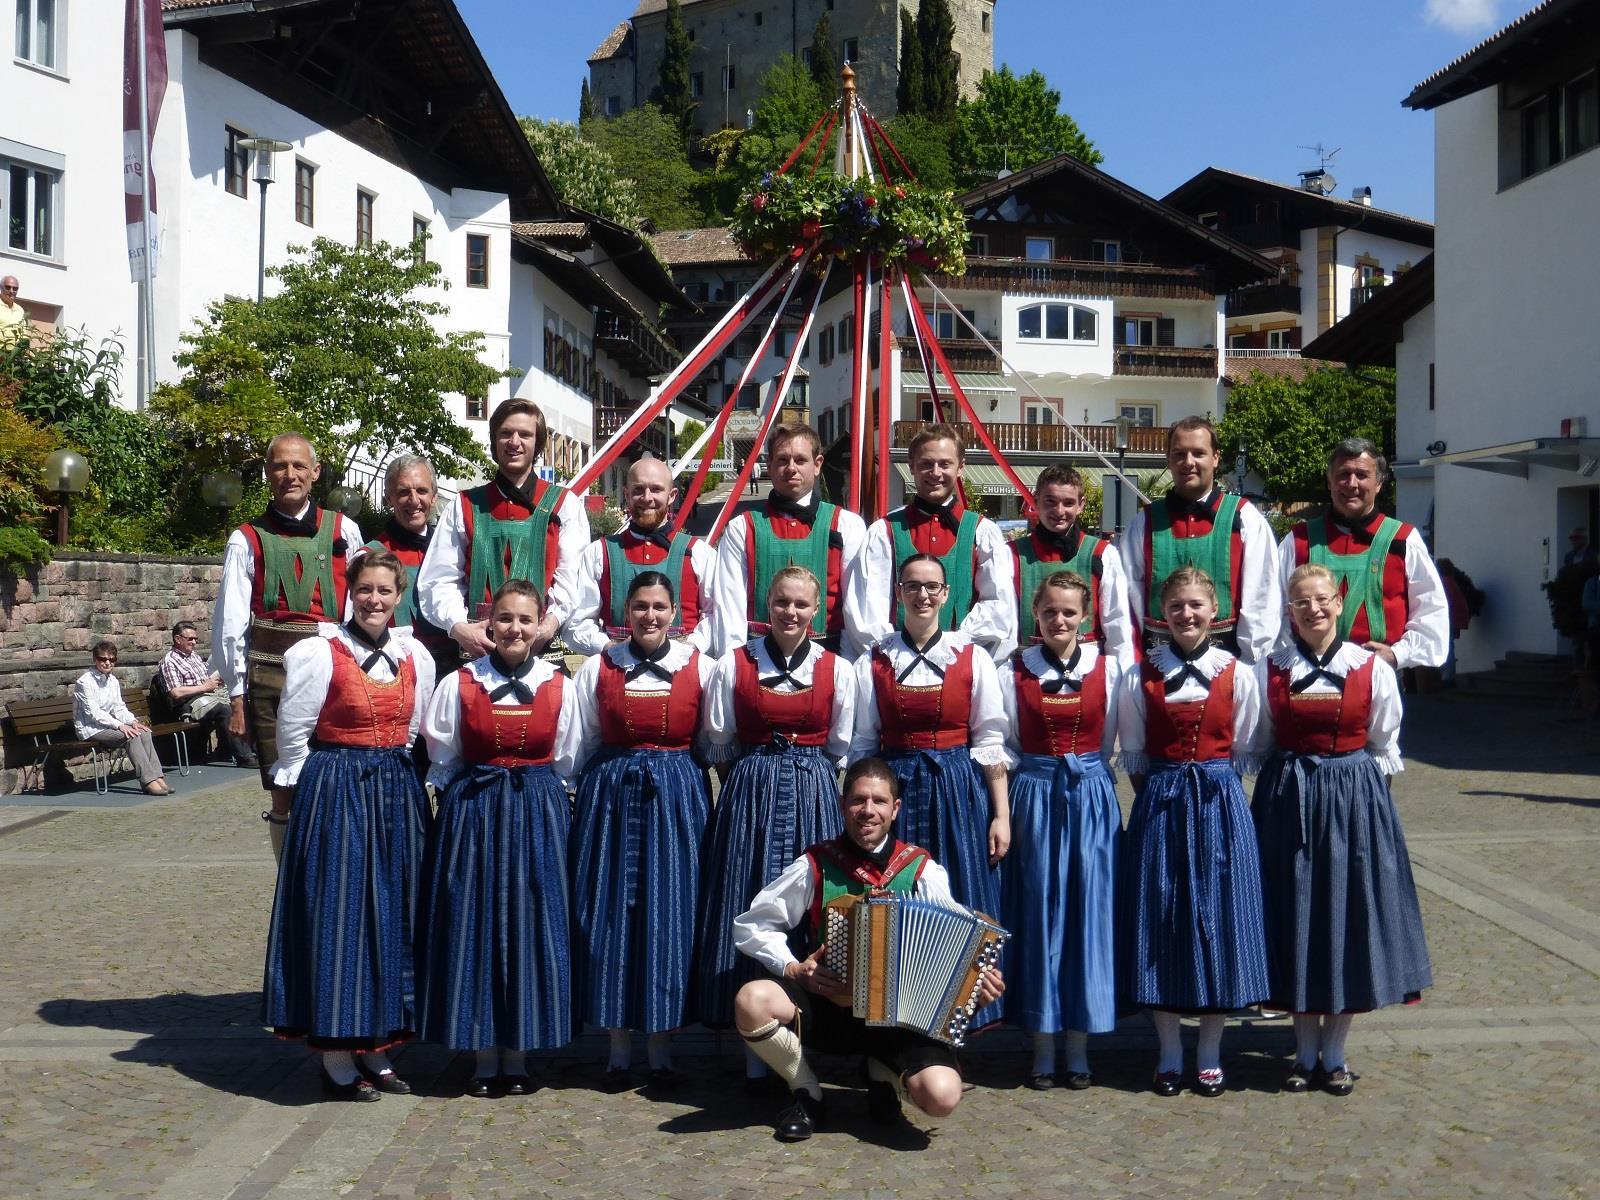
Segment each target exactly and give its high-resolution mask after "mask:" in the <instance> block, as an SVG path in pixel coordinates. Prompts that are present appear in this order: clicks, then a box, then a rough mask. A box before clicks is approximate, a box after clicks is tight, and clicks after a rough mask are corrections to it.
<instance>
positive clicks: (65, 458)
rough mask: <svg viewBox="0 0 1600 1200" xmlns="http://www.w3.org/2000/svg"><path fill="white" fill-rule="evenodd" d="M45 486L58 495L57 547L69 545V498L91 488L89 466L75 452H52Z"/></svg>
mask: <svg viewBox="0 0 1600 1200" xmlns="http://www.w3.org/2000/svg"><path fill="white" fill-rule="evenodd" d="M44 478H45V484H46V485H47V486H48V487H49V488H50V490H51V491H52V492H54V493H56V495H57V497H59V500H60V503H59V504H58V505H57V507H56V545H57V546H65V545H66V544H67V524H68V509H69V508H70V501H69V497H71V496H73V495H76V494H77V493H78V492H81V491H83V489H84V488H86V487H88V486H89V464H88V462H87V461H86V460H85V459H84V457H83V455H81V454H79V453H77V452H76V451H73V450H52V451H51V452H50V455H49V457H47V458H46V459H45V460H44Z"/></svg>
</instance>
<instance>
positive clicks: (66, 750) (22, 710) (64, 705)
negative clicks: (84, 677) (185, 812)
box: [6, 688, 200, 796]
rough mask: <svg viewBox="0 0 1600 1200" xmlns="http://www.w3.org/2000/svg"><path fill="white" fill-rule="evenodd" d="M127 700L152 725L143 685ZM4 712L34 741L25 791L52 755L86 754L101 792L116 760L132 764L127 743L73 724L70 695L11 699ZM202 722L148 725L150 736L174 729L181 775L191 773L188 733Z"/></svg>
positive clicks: (41, 776)
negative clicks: (104, 739) (95, 738)
mask: <svg viewBox="0 0 1600 1200" xmlns="http://www.w3.org/2000/svg"><path fill="white" fill-rule="evenodd" d="M124 700H125V702H126V704H127V705H128V711H129V712H131V713H132V714H133V715H134V717H135V719H137V720H139V721H141V722H143V723H144V724H146V725H150V700H149V697H148V695H147V694H146V693H145V690H144V689H143V688H134V689H132V691H131V692H130V693H129V694H128V695H127V696H126V697H124ZM6 716H7V717H9V718H10V720H11V728H12V729H13V730H15V731H16V733H17V735H18V736H19V737H26V738H28V739H30V740H31V742H32V743H33V761H32V762H30V763H25V764H23V784H22V790H23V791H27V790H29V781H28V777H27V772H28V770H29V768H32V770H33V771H34V772H35V773H36V776H35V780H36V782H42V781H43V779H44V773H45V771H46V770H47V769H48V767H49V765H50V760H51V759H52V758H67V757H70V756H71V755H75V754H87V755H88V756H89V761H90V763H91V764H92V765H93V767H94V790H95V791H96V792H98V793H99V794H100V795H102V796H103V795H105V794H106V793H107V792H108V791H110V790H111V774H112V772H113V771H115V770H116V769H117V765H118V763H119V762H120V763H123V764H126V765H131V763H130V761H129V759H128V751H127V748H126V747H125V746H108V745H105V744H103V743H101V742H92V741H89V740H88V739H87V738H80V737H79V736H78V731H77V729H76V728H74V727H73V724H72V697H71V695H68V696H66V697H64V698H62V699H59V700H13V701H12V702H11V703H10V704H9V705H7V706H6ZM199 728H200V722H198V721H168V722H165V723H163V724H160V725H150V735H151V737H152V738H158V737H167V736H168V735H172V738H173V742H174V743H175V745H176V746H177V755H178V774H180V775H187V774H188V773H189V748H188V745H187V744H186V742H185V738H184V735H185V734H187V733H188V732H189V731H190V730H191V729H199Z"/></svg>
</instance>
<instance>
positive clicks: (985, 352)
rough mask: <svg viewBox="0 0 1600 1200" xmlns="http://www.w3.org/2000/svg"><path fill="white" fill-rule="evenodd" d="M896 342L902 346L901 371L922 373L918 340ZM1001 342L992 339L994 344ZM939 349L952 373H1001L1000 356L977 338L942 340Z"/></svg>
mask: <svg viewBox="0 0 1600 1200" xmlns="http://www.w3.org/2000/svg"><path fill="white" fill-rule="evenodd" d="M895 340H896V341H897V342H898V343H899V344H900V369H901V370H902V371H915V372H918V373H920V372H921V370H922V359H921V357H920V356H919V355H918V354H917V339H916V338H909V337H899V336H897V337H896V338H895ZM999 340H1000V339H999V338H991V339H990V341H994V342H998V341H999ZM939 348H940V349H941V350H943V351H944V356H945V358H946V360H948V361H949V363H950V369H951V370H952V371H971V372H974V373H976V374H980V375H998V374H1000V373H1001V367H1000V356H999V355H998V354H996V353H995V352H994V351H992V350H990V349H989V348H988V347H987V346H985V345H984V344H983V343H982V342H980V341H979V340H978V339H977V338H940V339H939ZM930 357H931V355H930Z"/></svg>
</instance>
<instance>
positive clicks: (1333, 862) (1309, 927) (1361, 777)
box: [1251, 563, 1433, 1096]
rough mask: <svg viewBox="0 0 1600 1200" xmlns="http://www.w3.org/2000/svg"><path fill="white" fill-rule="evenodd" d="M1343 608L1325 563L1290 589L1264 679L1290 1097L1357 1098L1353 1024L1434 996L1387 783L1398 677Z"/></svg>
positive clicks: (1268, 848) (1270, 870)
mask: <svg viewBox="0 0 1600 1200" xmlns="http://www.w3.org/2000/svg"><path fill="white" fill-rule="evenodd" d="M1343 607H1344V601H1343V599H1342V598H1341V597H1340V595H1339V586H1338V583H1337V581H1336V580H1335V579H1334V577H1333V573H1332V572H1331V571H1329V570H1328V569H1327V568H1326V567H1324V566H1321V565H1319V564H1316V563H1307V564H1306V565H1304V566H1301V567H1298V568H1296V570H1295V572H1294V574H1292V575H1291V576H1290V577H1289V619H1290V621H1291V623H1292V628H1293V635H1294V636H1293V639H1292V641H1291V642H1290V643H1289V644H1287V645H1284V646H1281V647H1280V648H1279V649H1278V650H1277V651H1276V652H1275V653H1274V654H1273V655H1272V656H1271V657H1270V658H1268V659H1267V660H1265V661H1264V662H1263V663H1262V664H1261V665H1260V667H1258V672H1259V675H1260V679H1261V686H1262V691H1263V693H1264V694H1265V696H1266V705H1265V711H1264V712H1263V713H1262V720H1261V728H1260V731H1259V733H1258V735H1257V742H1256V744H1257V747H1258V749H1259V751H1260V754H1261V757H1262V759H1263V764H1264V765H1263V766H1262V768H1261V775H1260V778H1259V779H1257V781H1256V791H1255V803H1254V805H1253V806H1252V808H1251V814H1252V815H1253V816H1254V818H1255V824H1256V836H1257V838H1258V839H1259V841H1260V846H1261V883H1262V888H1263V891H1264V893H1265V897H1266V921H1267V951H1268V955H1267V957H1268V960H1269V963H1270V966H1271V974H1272V992H1271V997H1272V1002H1273V1003H1274V1004H1275V1005H1277V1006H1279V1007H1282V1008H1284V1009H1287V1010H1288V1011H1289V1012H1290V1013H1292V1014H1293V1017H1294V1035H1295V1062H1294V1065H1293V1066H1292V1067H1291V1068H1290V1070H1289V1075H1288V1077H1287V1078H1286V1080H1285V1081H1284V1085H1283V1086H1284V1090H1285V1091H1290V1092H1303V1091H1307V1090H1309V1089H1310V1088H1313V1087H1316V1088H1321V1089H1322V1090H1323V1091H1327V1092H1331V1093H1333V1094H1334V1095H1336V1096H1348V1095H1349V1094H1350V1093H1351V1091H1353V1090H1354V1089H1355V1076H1354V1075H1352V1074H1351V1073H1350V1069H1349V1067H1348V1065H1347V1064H1346V1062H1345V1053H1344V1045H1345V1037H1346V1035H1347V1034H1348V1033H1349V1031H1350V1023H1351V1021H1352V1020H1353V1019H1354V1017H1355V1014H1356V1013H1360V1012H1368V1011H1370V1010H1372V1009H1374V1008H1383V1007H1384V1006H1386V1005H1390V1004H1400V1003H1405V1002H1408V1001H1414V1000H1415V999H1417V998H1418V997H1419V996H1420V994H1421V992H1422V989H1423V988H1425V987H1428V986H1430V985H1431V984H1432V982H1433V971H1432V967H1431V966H1430V964H1429V961H1428V946H1427V942H1426V940H1425V939H1424V937H1423V933H1422V910H1421V908H1420V907H1419V906H1418V904H1417V889H1416V885H1415V883H1413V881H1412V878H1411V859H1410V856H1409V855H1408V854H1407V852H1406V838H1405V832H1404V831H1403V830H1402V829H1401V828H1400V814H1399V813H1398V812H1397V811H1396V809H1395V805H1394V800H1393V798H1392V797H1391V796H1390V794H1389V778H1388V777H1389V776H1391V775H1393V774H1395V773H1396V772H1398V771H1401V770H1403V769H1404V768H1403V766H1402V764H1401V761H1400V713H1401V702H1400V688H1399V684H1398V681H1397V679H1396V677H1395V672H1394V668H1393V667H1391V666H1390V665H1389V664H1388V663H1387V662H1386V661H1384V660H1383V659H1382V658H1381V657H1379V656H1378V655H1376V654H1374V653H1372V651H1370V650H1366V649H1364V648H1362V647H1361V646H1357V645H1354V644H1353V643H1350V642H1346V641H1344V640H1342V639H1341V638H1340V637H1339V615H1340V613H1341V611H1342V610H1343Z"/></svg>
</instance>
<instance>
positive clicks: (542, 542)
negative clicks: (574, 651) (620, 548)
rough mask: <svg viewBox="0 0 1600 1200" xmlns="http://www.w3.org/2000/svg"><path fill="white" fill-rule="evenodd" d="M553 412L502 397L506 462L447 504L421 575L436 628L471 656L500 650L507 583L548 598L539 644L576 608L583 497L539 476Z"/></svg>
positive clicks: (496, 449) (498, 415)
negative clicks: (495, 625)
mask: <svg viewBox="0 0 1600 1200" xmlns="http://www.w3.org/2000/svg"><path fill="white" fill-rule="evenodd" d="M545 436H546V432H545V420H544V413H543V411H542V410H541V409H540V408H539V406H538V405H537V404H535V403H533V401H531V400H503V401H501V402H500V405H499V406H498V407H497V408H496V409H495V410H494V413H493V414H492V415H491V416H490V417H489V449H490V453H491V454H493V456H494V461H495V466H496V467H497V468H499V469H498V470H497V471H496V472H495V476H494V478H493V479H492V480H490V481H489V482H488V483H486V484H484V485H483V486H481V487H475V488H472V489H470V490H468V491H465V492H462V493H461V496H460V498H459V500H458V502H457V503H455V504H452V505H450V506H449V507H448V508H446V509H445V510H444V513H443V515H442V516H441V517H440V518H439V525H438V528H437V529H436V530H435V531H434V535H433V539H432V540H431V541H430V542H429V544H428V552H427V554H426V556H425V557H424V558H423V560H422V568H421V570H420V571H419V572H418V575H417V600H418V604H419V605H420V607H421V610H422V615H423V617H424V618H425V619H426V620H427V621H428V623H429V624H431V625H436V626H438V627H439V628H440V629H444V630H448V631H449V634H450V636H451V637H452V638H454V639H455V640H456V644H457V645H459V646H460V647H461V649H462V651H463V652H465V654H466V655H467V657H468V658H481V657H482V656H483V655H485V654H487V653H489V651H490V650H492V649H494V643H493V641H491V640H490V638H489V635H488V633H487V632H486V630H485V626H486V625H487V624H488V616H489V601H490V597H492V596H493V595H494V592H495V589H496V588H498V587H499V586H500V585H501V584H502V583H504V582H505V581H506V580H507V579H526V580H529V581H530V582H531V583H533V584H534V586H536V587H537V588H538V589H539V590H540V591H541V592H542V593H544V595H545V610H544V616H543V617H542V618H541V619H540V621H539V629H538V633H537V644H538V645H539V646H543V645H545V644H546V643H548V642H549V641H550V639H551V638H553V637H555V635H556V630H558V629H560V628H561V626H562V624H563V623H564V622H565V621H566V619H567V616H568V614H569V612H570V608H571V598H572V588H573V577H574V573H575V572H576V571H577V566H578V556H579V555H580V554H582V553H583V548H584V547H585V546H587V545H588V544H589V518H588V516H587V515H586V514H585V513H584V511H583V501H582V499H581V498H580V497H578V496H574V495H572V494H571V493H570V492H568V491H567V490H566V489H565V488H559V487H557V486H556V485H555V484H552V483H547V482H546V481H545V480H543V479H540V478H539V477H538V476H537V475H536V474H535V473H534V465H535V464H536V463H537V462H538V461H539V456H540V455H541V454H543V453H544V444H545Z"/></svg>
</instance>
